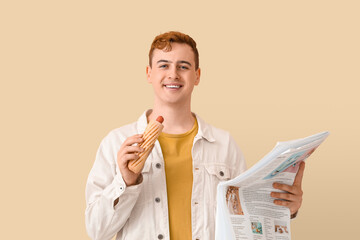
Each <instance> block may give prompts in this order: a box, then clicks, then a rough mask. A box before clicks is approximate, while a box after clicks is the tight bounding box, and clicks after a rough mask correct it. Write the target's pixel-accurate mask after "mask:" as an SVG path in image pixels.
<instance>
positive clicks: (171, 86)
mask: <svg viewBox="0 0 360 240" xmlns="http://www.w3.org/2000/svg"><path fill="white" fill-rule="evenodd" d="M163 86H164V87H166V88H168V89H179V88H181V87H182V85H179V84H164V85H163Z"/></svg>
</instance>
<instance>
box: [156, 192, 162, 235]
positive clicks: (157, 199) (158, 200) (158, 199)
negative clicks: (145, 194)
mask: <svg viewBox="0 0 360 240" xmlns="http://www.w3.org/2000/svg"><path fill="white" fill-rule="evenodd" d="M155 202H157V203H159V202H160V198H158V197H157V198H155ZM160 235H161V234H160Z"/></svg>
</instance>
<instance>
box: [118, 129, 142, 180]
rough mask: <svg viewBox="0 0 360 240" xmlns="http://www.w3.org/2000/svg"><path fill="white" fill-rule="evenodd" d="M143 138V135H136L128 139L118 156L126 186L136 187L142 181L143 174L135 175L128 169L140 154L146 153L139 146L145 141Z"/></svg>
mask: <svg viewBox="0 0 360 240" xmlns="http://www.w3.org/2000/svg"><path fill="white" fill-rule="evenodd" d="M142 136H143V135H142V134H136V135H134V136H131V137H129V138H127V139H126V140H125V142H123V144H122V145H121V147H120V150H119V151H118V154H117V163H118V166H119V169H120V172H121V175H122V178H123V179H124V182H125V183H126V186H131V185H136V184H138V183H140V182H141V180H142V178H141V177H142V176H141V173H134V172H132V171H130V170H129V168H128V163H129V161H130V160H135V159H138V158H139V153H141V152H143V151H144V149H143V148H141V147H139V144H140V143H142V142H143V141H144V139H143V138H142ZM135 143H137V145H136V146H134V144H135Z"/></svg>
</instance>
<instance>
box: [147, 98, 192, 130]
mask: <svg viewBox="0 0 360 240" xmlns="http://www.w3.org/2000/svg"><path fill="white" fill-rule="evenodd" d="M158 116H163V118H164V122H163V125H164V129H163V132H164V133H170V134H182V133H185V132H187V131H189V130H191V128H192V127H193V126H194V123H195V118H194V116H193V115H192V113H191V109H190V106H181V107H180V106H177V107H174V106H169V105H166V106H164V105H162V106H161V107H160V106H159V107H158V106H156V104H155V106H154V109H153V110H152V112H151V113H150V115H149V116H148V121H151V120H155V119H156V118H157V117H158Z"/></svg>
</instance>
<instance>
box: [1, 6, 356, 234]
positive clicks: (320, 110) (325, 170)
mask: <svg viewBox="0 0 360 240" xmlns="http://www.w3.org/2000/svg"><path fill="white" fill-rule="evenodd" d="M359 6H360V5H359V3H358V1H227V0H223V1H194V2H191V1H176V2H170V1H133V2H132V3H130V1H126V2H125V1H2V2H1V3H0V26H1V29H0V34H1V37H0V42H1V44H0V61H1V62H0V79H1V87H0V98H1V99H0V100H1V101H0V104H1V125H0V127H1V134H0V135H1V167H0V169H1V170H0V180H1V181H0V183H1V204H0V216H1V229H2V230H1V236H2V237H1V238H2V239H25V238H27V237H28V238H29V239H88V237H87V234H86V231H85V224H84V210H85V198H84V189H85V182H86V179H87V175H88V173H89V171H90V168H91V167H92V164H93V161H94V158H95V153H96V150H97V147H98V145H99V143H100V141H101V139H102V138H103V137H104V136H105V135H106V134H107V133H108V132H109V131H110V130H111V129H114V128H116V127H119V126H121V125H124V124H126V123H130V122H133V121H135V120H136V119H137V118H138V116H139V115H140V114H141V113H142V112H143V111H144V110H145V109H147V108H149V107H151V105H152V89H151V86H150V85H148V84H147V83H146V80H145V66H146V64H147V60H148V58H147V54H148V49H149V46H150V43H151V41H152V39H153V38H154V36H155V35H157V34H159V33H163V32H166V31H169V30H179V31H183V32H185V33H188V34H189V35H191V36H193V38H194V39H195V40H196V41H197V43H198V46H199V51H200V66H201V68H202V77H201V83H200V85H199V86H198V87H197V88H196V89H195V91H194V97H193V111H195V112H197V113H198V114H199V115H200V116H201V117H202V118H204V119H206V120H207V121H208V122H209V123H211V124H213V125H215V126H217V127H220V128H224V129H226V130H228V131H230V132H231V133H232V135H233V136H234V137H235V139H236V140H237V142H238V144H239V145H240V146H241V148H242V149H243V151H244V153H245V157H246V159H247V163H248V166H249V167H250V166H252V165H253V164H254V163H255V162H257V161H258V160H259V159H260V158H261V157H263V156H264V154H266V153H267V152H268V151H269V150H271V148H272V147H273V146H274V145H275V142H276V141H278V140H290V139H293V138H300V137H305V136H307V135H310V134H314V133H317V132H320V131H324V130H328V131H330V132H331V136H330V137H329V138H328V139H327V140H326V141H325V143H324V144H323V145H322V146H321V147H320V148H319V149H318V150H317V152H316V153H315V154H314V155H313V156H312V157H311V158H310V159H309V161H308V164H307V167H306V172H305V179H304V182H303V188H304V191H305V193H304V202H303V206H302V208H301V212H300V214H299V216H298V218H297V219H296V220H295V221H293V222H292V236H293V238H292V239H350V238H353V236H354V234H357V228H358V227H357V225H358V224H359V220H358V219H359V217H358V216H359V215H360V209H359V205H358V201H359V200H358V197H359V194H360V193H359V187H358V183H359V180H360V179H359V175H360V174H359V167H360V161H359V160H360V158H359V154H358V151H359V147H360V146H359V140H358V139H359V134H360V126H359V122H360V114H359V108H360V97H359V94H358V92H359V89H360V84H359V80H360V73H359V66H360V65H359V64H360V57H359V56H360V47H359V42H360V36H359V23H360V15H359Z"/></svg>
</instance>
